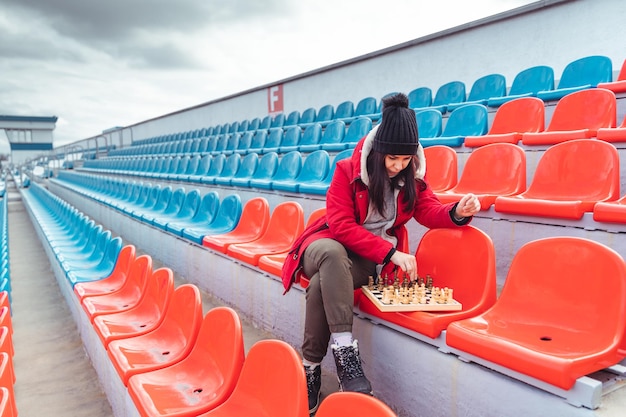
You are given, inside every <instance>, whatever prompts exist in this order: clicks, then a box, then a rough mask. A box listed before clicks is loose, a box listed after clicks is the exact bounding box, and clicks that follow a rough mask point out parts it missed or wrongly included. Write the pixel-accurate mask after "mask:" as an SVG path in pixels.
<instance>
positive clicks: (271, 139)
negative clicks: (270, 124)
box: [263, 128, 284, 152]
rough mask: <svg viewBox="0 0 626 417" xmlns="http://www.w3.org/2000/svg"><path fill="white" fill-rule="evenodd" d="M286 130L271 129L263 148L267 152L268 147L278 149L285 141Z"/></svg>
mask: <svg viewBox="0 0 626 417" xmlns="http://www.w3.org/2000/svg"><path fill="white" fill-rule="evenodd" d="M283 135H284V131H283V129H282V128H280V129H272V130H270V131H269V134H268V135H267V139H266V140H265V145H263V149H264V150H265V151H266V152H267V150H268V149H271V150H277V149H278V147H279V146H280V144H281V142H282V141H283Z"/></svg>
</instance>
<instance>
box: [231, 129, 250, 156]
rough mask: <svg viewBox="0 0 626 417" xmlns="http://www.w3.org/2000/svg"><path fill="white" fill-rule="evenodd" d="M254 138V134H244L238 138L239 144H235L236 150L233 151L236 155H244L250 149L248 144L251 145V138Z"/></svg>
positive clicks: (248, 132)
mask: <svg viewBox="0 0 626 417" xmlns="http://www.w3.org/2000/svg"><path fill="white" fill-rule="evenodd" d="M253 136H254V132H250V131H247V132H244V133H243V134H242V135H241V137H240V138H239V142H237V148H236V149H235V151H236V152H237V153H246V152H247V151H248V149H250V144H251V143H252V137H253Z"/></svg>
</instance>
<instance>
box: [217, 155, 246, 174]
mask: <svg viewBox="0 0 626 417" xmlns="http://www.w3.org/2000/svg"><path fill="white" fill-rule="evenodd" d="M240 164H241V155H240V154H238V153H233V154H231V155H229V156H228V157H227V158H226V160H225V161H224V167H223V168H222V170H221V171H220V173H219V175H217V176H216V177H219V178H229V177H232V176H233V175H235V173H237V170H238V169H239V165H240Z"/></svg>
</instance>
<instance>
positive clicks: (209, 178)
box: [200, 153, 226, 184]
mask: <svg viewBox="0 0 626 417" xmlns="http://www.w3.org/2000/svg"><path fill="white" fill-rule="evenodd" d="M225 164H226V155H224V154H222V153H220V154H217V155H215V156H213V158H212V159H211V167H210V168H209V171H208V172H207V173H206V175H204V176H203V177H202V178H200V182H201V183H203V184H213V180H214V179H215V177H217V176H218V175H220V173H221V172H222V170H223V169H224V165H225Z"/></svg>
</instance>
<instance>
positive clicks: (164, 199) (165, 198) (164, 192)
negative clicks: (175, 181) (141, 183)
mask: <svg viewBox="0 0 626 417" xmlns="http://www.w3.org/2000/svg"><path fill="white" fill-rule="evenodd" d="M172 193H173V191H172V187H171V186H170V185H166V186H164V187H163V188H161V191H160V192H159V196H158V198H157V199H156V200H155V202H154V204H153V205H152V206H150V207H147V208H145V209H142V210H137V211H134V212H133V217H135V218H136V219H138V220H142V221H144V216H145V217H151V216H154V214H156V213H159V212H161V211H163V210H164V209H165V207H167V204H168V203H169V202H170V199H171V198H172Z"/></svg>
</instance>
